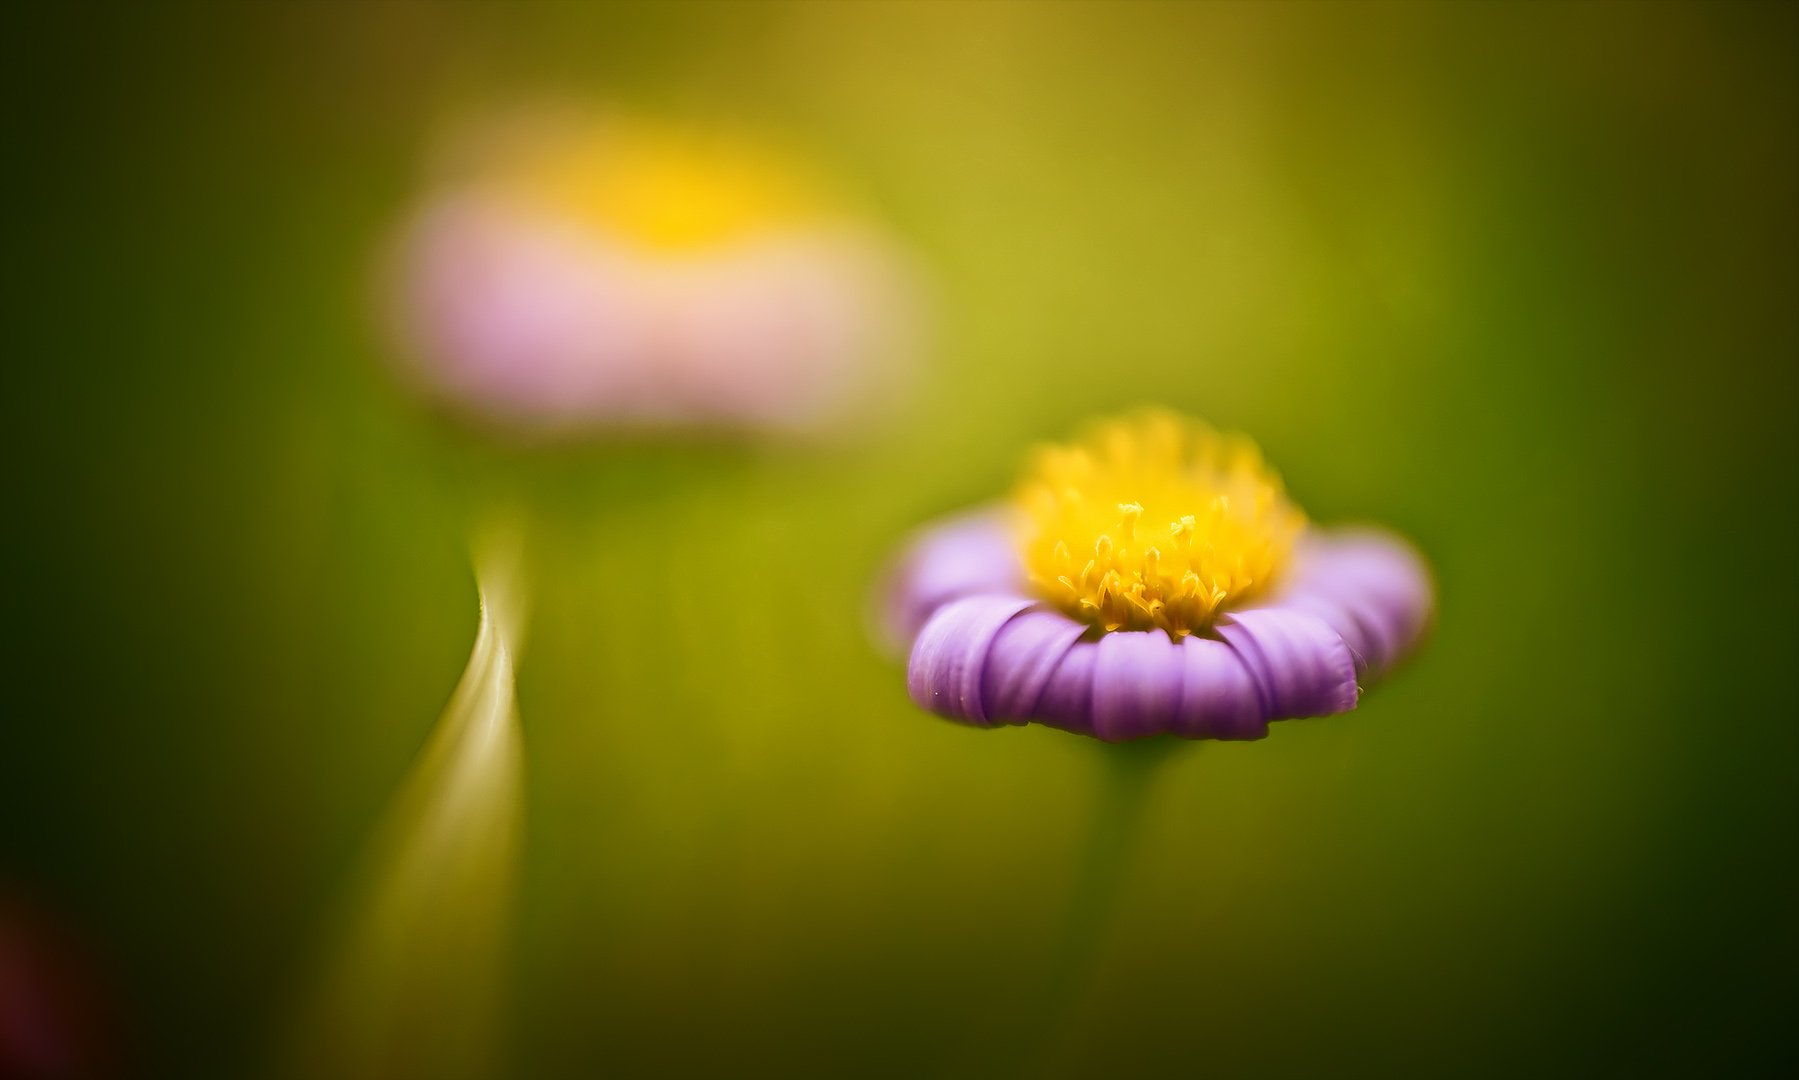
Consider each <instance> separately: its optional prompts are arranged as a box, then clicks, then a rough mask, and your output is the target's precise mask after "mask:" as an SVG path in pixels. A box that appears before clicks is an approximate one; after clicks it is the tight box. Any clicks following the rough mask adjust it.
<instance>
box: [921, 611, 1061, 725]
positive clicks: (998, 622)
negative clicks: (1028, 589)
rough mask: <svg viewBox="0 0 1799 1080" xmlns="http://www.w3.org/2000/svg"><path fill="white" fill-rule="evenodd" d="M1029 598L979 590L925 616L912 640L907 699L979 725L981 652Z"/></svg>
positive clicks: (983, 720)
mask: <svg viewBox="0 0 1799 1080" xmlns="http://www.w3.org/2000/svg"><path fill="white" fill-rule="evenodd" d="M1033 603H1035V601H1032V600H1026V599H1024V598H1022V597H1018V596H1005V595H997V594H992V593H989V594H984V595H980V596H970V597H965V598H963V599H961V600H956V601H953V602H951V603H949V604H946V605H944V606H943V607H942V608H940V609H939V610H938V611H937V613H936V614H935V615H933V616H931V620H930V621H929V622H927V623H926V624H925V626H924V629H923V630H921V631H919V634H918V640H917V641H916V642H915V643H914V644H913V646H912V661H911V664H910V666H909V667H908V669H907V671H906V689H907V690H908V691H909V692H910V693H911V695H912V700H913V701H916V702H918V704H920V705H921V706H923V707H925V708H927V709H929V710H931V711H932V712H934V713H937V714H938V715H939V716H947V717H949V718H950V719H952V720H966V721H969V722H971V723H975V724H981V725H985V724H986V723H987V722H988V721H987V713H986V710H985V709H984V708H983V707H982V703H981V676H982V673H983V671H984V669H985V668H986V666H987V653H988V652H989V650H991V649H992V647H993V639H994V638H995V637H996V636H998V634H999V632H1000V630H1001V628H1003V627H1004V626H1005V625H1006V623H1007V622H1008V621H1010V620H1011V618H1012V616H1014V615H1016V614H1018V613H1019V612H1020V611H1023V610H1024V609H1025V608H1028V607H1030V606H1031V605H1032V604H1033Z"/></svg>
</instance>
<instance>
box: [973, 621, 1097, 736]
mask: <svg viewBox="0 0 1799 1080" xmlns="http://www.w3.org/2000/svg"><path fill="white" fill-rule="evenodd" d="M1086 629H1087V627H1086V626H1085V625H1083V624H1081V623H1078V622H1075V621H1074V620H1073V619H1071V618H1069V617H1068V616H1066V615H1064V614H1062V613H1061V612H1059V611H1050V610H1048V609H1045V608H1034V609H1032V610H1029V611H1025V612H1021V613H1020V614H1019V615H1017V616H1016V617H1014V618H1013V619H1012V621H1011V622H1008V623H1007V624H1006V625H1005V626H1003V627H1001V628H1000V631H999V633H998V634H997V635H996V636H995V637H994V639H993V645H992V647H991V648H990V649H989V650H988V652H987V667H986V671H985V672H984V673H983V674H982V676H981V701H982V704H983V705H984V706H985V708H986V710H987V716H988V717H989V718H991V719H992V720H994V721H1008V722H1012V723H1018V724H1022V723H1025V722H1026V721H1028V720H1030V719H1031V718H1032V716H1033V715H1034V712H1035V709H1036V706H1037V699H1038V698H1040V697H1042V696H1043V688H1044V687H1045V686H1047V685H1049V680H1050V676H1051V675H1053V674H1054V673H1055V670H1056V666H1057V665H1058V664H1060V663H1061V662H1062V657H1063V656H1065V655H1066V654H1067V652H1068V650H1069V648H1070V647H1071V646H1073V645H1074V643H1075V642H1076V641H1078V640H1080V636H1081V634H1082V633H1084V632H1085V631H1086Z"/></svg>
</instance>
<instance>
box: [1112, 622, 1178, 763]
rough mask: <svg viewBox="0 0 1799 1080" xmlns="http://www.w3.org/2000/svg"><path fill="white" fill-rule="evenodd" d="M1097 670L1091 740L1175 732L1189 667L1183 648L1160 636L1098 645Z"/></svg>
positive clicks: (1123, 636)
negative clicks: (1182, 691)
mask: <svg viewBox="0 0 1799 1080" xmlns="http://www.w3.org/2000/svg"><path fill="white" fill-rule="evenodd" d="M1098 644H1099V648H1098V655H1097V658H1096V660H1095V661H1094V665H1093V734H1094V735H1096V736H1098V737H1099V738H1101V739H1104V740H1105V741H1107V742H1122V741H1124V740H1125V739H1141V738H1143V737H1144V736H1146V735H1160V734H1161V733H1163V732H1165V731H1171V730H1173V729H1174V728H1175V726H1176V724H1177V721H1178V719H1179V714H1180V707H1181V679H1182V673H1183V669H1184V667H1185V664H1184V661H1183V654H1182V651H1181V648H1180V646H1178V645H1176V644H1175V643H1174V642H1172V641H1170V640H1169V639H1168V635H1167V634H1165V633H1163V632H1162V631H1160V630H1147V631H1144V630H1137V631H1123V632H1119V633H1111V634H1107V635H1106V636H1105V637H1102V638H1100V639H1099V643H1098Z"/></svg>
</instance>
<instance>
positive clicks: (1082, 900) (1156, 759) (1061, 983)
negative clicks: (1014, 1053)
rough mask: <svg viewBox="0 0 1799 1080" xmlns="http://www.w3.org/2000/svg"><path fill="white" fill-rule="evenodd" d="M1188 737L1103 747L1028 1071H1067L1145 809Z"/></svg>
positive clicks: (1040, 999)
mask: <svg viewBox="0 0 1799 1080" xmlns="http://www.w3.org/2000/svg"><path fill="white" fill-rule="evenodd" d="M1185 745H1186V744H1185V742H1184V741H1183V740H1180V739H1176V738H1174V737H1172V736H1161V737H1157V738H1150V739H1139V740H1136V741H1133V742H1126V743H1117V744H1111V745H1108V744H1103V743H1102V744H1099V746H1100V753H1101V762H1102V765H1103V773H1102V776H1101V780H1100V785H1101V786H1100V791H1099V799H1098V802H1097V804H1096V805H1095V807H1094V810H1093V816H1092V819H1091V820H1092V826H1091V829H1090V831H1089V832H1088V834H1087V842H1086V846H1085V848H1084V850H1083V851H1082V853H1081V863H1080V869H1079V871H1078V872H1077V873H1076V876H1075V879H1074V889H1073V892H1072V894H1071V896H1070V898H1069V905H1068V918H1067V921H1066V922H1065V924H1064V926H1063V931H1062V937H1061V940H1060V942H1059V943H1058V944H1057V946H1056V950H1055V952H1054V953H1053V954H1051V961H1050V967H1049V972H1048V975H1047V977H1046V979H1045V981H1044V984H1043V992H1042V994H1041V996H1040V997H1039V1001H1040V1003H1041V1004H1040V1007H1039V1009H1038V1012H1037V1022H1036V1026H1035V1030H1034V1034H1035V1038H1034V1039H1033V1040H1032V1041H1033V1043H1034V1044H1035V1047H1036V1052H1035V1056H1034V1057H1033V1058H1032V1060H1031V1061H1030V1063H1029V1067H1028V1068H1027V1070H1026V1071H1027V1073H1028V1074H1030V1075H1055V1074H1057V1073H1059V1072H1061V1071H1062V1066H1063V1062H1064V1061H1065V1059H1066V1056H1067V1052H1068V1051H1069V1050H1070V1049H1071V1044H1072V1042H1073V1039H1074V1036H1075V1035H1076V1034H1077V1031H1078V1026H1079V1025H1078V1014H1079V1012H1080V1010H1081V1008H1082V1007H1083V1006H1085V1005H1086V1004H1087V999H1088V998H1089V997H1090V995H1091V991H1092V988H1093V981H1094V976H1095V972H1096V969H1097V967H1098V961H1099V955H1100V948H1101V946H1102V945H1103V944H1104V943H1105V939H1106V936H1107V932H1108V931H1109V930H1110V929H1111V927H1112V923H1113V917H1114V915H1115V914H1116V911H1117V907H1118V898H1119V893H1120V889H1121V887H1122V885H1123V883H1124V877H1125V870H1126V869H1127V867H1128V864H1129V861H1130V856H1131V853H1132V850H1133V849H1134V848H1135V846H1136V839H1137V833H1138V831H1139V828H1140V826H1141V824H1142V821H1143V810H1144V807H1145V805H1146V804H1147V802H1148V798H1149V792H1150V789H1151V788H1152V787H1153V786H1154V783H1155V778H1156V777H1157V775H1159V774H1160V772H1161V770H1162V767H1163V765H1164V764H1166V763H1167V762H1168V761H1170V760H1172V759H1173V757H1174V756H1175V754H1176V753H1178V752H1179V751H1180V750H1181V749H1182V747H1183V746H1185Z"/></svg>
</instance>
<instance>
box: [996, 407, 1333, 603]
mask: <svg viewBox="0 0 1799 1080" xmlns="http://www.w3.org/2000/svg"><path fill="white" fill-rule="evenodd" d="M1015 499H1016V501H1017V503H1018V504H1019V506H1020V507H1021V508H1022V509H1023V511H1024V513H1023V521H1024V522H1025V526H1024V531H1023V533H1022V534H1021V537H1020V546H1021V551H1022V554H1023V556H1024V562H1025V567H1026V570H1027V571H1028V573H1029V574H1030V578H1031V581H1032V582H1033V584H1034V585H1035V586H1036V587H1037V589H1038V591H1039V593H1040V594H1041V595H1042V596H1043V597H1044V599H1046V600H1048V601H1049V602H1050V603H1052V604H1054V605H1055V606H1056V607H1058V608H1059V609H1061V610H1062V611H1064V612H1066V613H1067V614H1068V615H1069V616H1071V617H1073V618H1076V619H1080V620H1082V621H1083V622H1089V623H1092V624H1094V625H1096V626H1098V627H1100V628H1102V629H1104V630H1121V629H1128V630H1148V629H1152V628H1157V627H1159V628H1161V629H1163V630H1166V631H1167V632H1168V633H1169V634H1170V635H1171V636H1173V637H1175V638H1180V637H1182V636H1184V635H1186V634H1191V633H1194V632H1197V631H1200V630H1204V629H1205V628H1206V627H1208V626H1210V625H1211V624H1212V622H1213V621H1214V620H1216V619H1217V617H1218V616H1219V615H1220V614H1221V613H1223V612H1224V611H1226V610H1228V609H1230V608H1232V607H1236V606H1238V605H1240V604H1242V603H1243V602H1244V601H1247V600H1250V599H1252V598H1254V597H1255V596H1257V595H1259V594H1261V593H1264V592H1265V591H1266V590H1267V588H1268V587H1269V586H1270V585H1272V584H1273V583H1274V582H1275V581H1276V580H1277V579H1278V577H1279V574H1280V570H1281V567H1282V565H1283V564H1284V563H1285V562H1286V559H1287V555H1288V553H1289V552H1290V551H1291V550H1292V546H1293V541H1294V539H1295V538H1296V537H1297V536H1298V535H1299V532H1300V530H1301V529H1303V528H1304V527H1305V520H1306V519H1305V515H1304V513H1302V512H1301V511H1300V510H1299V508H1298V507H1296V506H1294V505H1293V504H1292V503H1291V502H1290V501H1288V499H1287V497H1286V493H1285V491H1284V490H1283V488H1282V486H1281V480H1280V477H1279V475H1278V474H1276V473H1275V472H1274V470H1273V469H1271V468H1269V467H1268V466H1267V465H1266V464H1264V463H1263V461H1262V456H1261V452H1260V451H1259V450H1257V449H1256V446H1255V444H1254V443H1252V442H1250V441H1249V440H1248V439H1246V438H1243V437H1242V436H1236V435H1220V434H1218V433H1217V432H1215V431H1213V430H1212V429H1211V428H1209V427H1207V426H1205V425H1204V424H1200V423H1198V422H1196V421H1192V420H1187V419H1185V418H1182V417H1180V416H1176V415H1175V414H1173V413H1168V412H1162V411H1149V412H1143V413H1139V414H1136V415H1134V416H1131V417H1127V418H1125V419H1121V420H1113V421H1109V422H1107V423H1103V424H1101V425H1099V426H1098V427H1096V428H1095V429H1094V430H1093V431H1092V432H1091V433H1089V435H1088V436H1087V438H1085V439H1084V440H1082V441H1081V442H1079V443H1076V444H1073V445H1068V446H1050V447H1045V448H1043V449H1042V450H1040V451H1039V452H1038V454H1037V456H1036V459H1035V461H1034V463H1033V465H1032V467H1031V469H1030V470H1029V471H1028V473H1027V475H1026V477H1025V479H1024V482H1023V483H1021V484H1020V485H1019V488H1018V491H1017V493H1016V496H1015ZM1143 520H1148V521H1153V522H1157V523H1158V524H1157V525H1155V526H1154V527H1155V528H1157V529H1159V528H1161V527H1162V525H1161V524H1160V523H1162V522H1166V523H1167V528H1168V535H1169V537H1170V542H1169V543H1168V545H1167V548H1168V550H1163V549H1162V548H1159V547H1156V546H1153V545H1151V544H1149V543H1147V542H1146V540H1139V538H1138V532H1137V527H1138V524H1139V522H1140V521H1143ZM1073 551H1091V552H1093V558H1092V560H1091V561H1090V562H1088V563H1087V564H1086V569H1084V570H1082V571H1081V573H1080V575H1079V576H1078V578H1077V577H1076V576H1075V575H1074V574H1073V573H1071V571H1072V570H1073V568H1074V565H1075V564H1074V560H1073V559H1072V558H1071V557H1070V554H1069V553H1070V552H1073Z"/></svg>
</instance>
